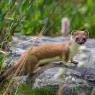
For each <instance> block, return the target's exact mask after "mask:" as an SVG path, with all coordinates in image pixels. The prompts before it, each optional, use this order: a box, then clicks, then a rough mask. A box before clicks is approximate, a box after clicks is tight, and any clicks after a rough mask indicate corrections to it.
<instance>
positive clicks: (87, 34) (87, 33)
mask: <svg viewBox="0 0 95 95" xmlns="http://www.w3.org/2000/svg"><path fill="white" fill-rule="evenodd" d="M85 33H86V36H87V38H89V32H88V31H87V30H85Z"/></svg>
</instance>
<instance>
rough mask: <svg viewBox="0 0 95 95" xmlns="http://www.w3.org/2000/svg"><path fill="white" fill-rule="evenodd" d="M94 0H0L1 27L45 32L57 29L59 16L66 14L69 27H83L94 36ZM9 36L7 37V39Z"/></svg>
mask: <svg viewBox="0 0 95 95" xmlns="http://www.w3.org/2000/svg"><path fill="white" fill-rule="evenodd" d="M94 3H95V1H94V0H1V2H0V31H1V32H5V31H7V33H6V34H7V35H8V34H13V33H14V32H20V33H23V34H26V35H30V34H32V35H35V34H38V33H39V32H40V31H41V30H42V28H43V27H45V28H46V32H45V33H44V34H46V35H55V34H58V33H60V30H61V20H62V18H63V17H68V18H69V19H70V21H71V30H74V29H86V30H87V31H90V36H91V37H95V32H94V30H95V12H94V8H95V5H94ZM9 38H10V37H8V39H9Z"/></svg>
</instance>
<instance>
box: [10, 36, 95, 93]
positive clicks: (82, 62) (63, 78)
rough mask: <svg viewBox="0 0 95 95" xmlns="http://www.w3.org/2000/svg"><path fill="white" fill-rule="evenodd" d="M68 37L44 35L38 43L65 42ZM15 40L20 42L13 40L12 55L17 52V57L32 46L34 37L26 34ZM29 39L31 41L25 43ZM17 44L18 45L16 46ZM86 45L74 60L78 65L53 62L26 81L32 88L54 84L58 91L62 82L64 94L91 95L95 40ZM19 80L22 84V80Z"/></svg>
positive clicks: (94, 71) (93, 79) (94, 62)
mask: <svg viewBox="0 0 95 95" xmlns="http://www.w3.org/2000/svg"><path fill="white" fill-rule="evenodd" d="M67 39H68V38H66V39H65V38H64V37H42V38H39V40H38V42H37V44H36V45H41V44H46V43H51V44H52V43H63V42H65V41H66V40H67ZM15 40H17V42H18V43H16V41H15V42H13V45H12V46H13V47H12V55H14V54H16V55H17V56H16V57H14V59H15V58H16V59H17V58H18V57H19V56H20V53H21V52H23V51H24V50H25V49H27V48H30V47H31V46H32V43H33V38H32V37H25V36H24V37H20V38H19V37H17V38H16V39H15ZM27 41H29V43H28V44H25V43H27ZM22 42H23V43H22ZM19 43H20V45H19ZM14 44H15V45H14ZM17 44H18V45H17ZM21 44H22V45H21ZM16 45H17V47H15V46H16ZM85 46H86V47H85ZM85 46H83V47H82V48H81V49H80V51H79V53H78V54H77V55H76V56H75V58H74V60H76V61H78V62H79V64H78V66H77V67H75V66H73V65H71V64H68V65H66V66H65V65H62V64H60V62H53V63H50V64H49V65H46V66H43V67H42V69H41V70H39V71H38V72H37V73H36V74H34V75H32V76H29V77H28V78H27V79H26V83H27V84H28V85H29V86H31V87H32V88H44V87H50V86H54V88H57V89H56V92H57V90H58V86H59V85H60V83H61V85H62V87H64V89H62V91H61V92H62V93H63V95H71V92H72V93H73V94H72V95H90V93H91V90H92V88H93V87H94V86H95V40H94V39H89V40H88V41H87V43H86V44H85ZM15 51H17V52H15ZM12 55H11V56H10V55H9V57H8V58H9V59H10V58H11V57H12ZM61 63H62V62H61ZM17 81H18V82H19V83H18V84H20V81H19V80H17ZM76 88H78V89H76Z"/></svg>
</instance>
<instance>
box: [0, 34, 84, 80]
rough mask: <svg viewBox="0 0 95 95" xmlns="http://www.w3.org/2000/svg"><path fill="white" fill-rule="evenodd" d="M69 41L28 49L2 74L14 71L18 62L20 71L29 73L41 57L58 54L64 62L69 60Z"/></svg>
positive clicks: (45, 57)
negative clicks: (21, 66)
mask: <svg viewBox="0 0 95 95" xmlns="http://www.w3.org/2000/svg"><path fill="white" fill-rule="evenodd" d="M81 35H85V34H81ZM71 43H73V42H67V43H65V44H46V45H42V46H38V47H33V48H31V49H28V50H26V51H25V52H24V53H23V54H22V55H21V57H20V59H19V60H18V61H17V62H16V63H15V64H14V65H13V66H12V67H11V68H9V69H8V70H6V71H5V72H4V74H3V75H2V76H3V77H7V76H8V75H10V74H11V73H12V72H14V71H16V70H17V68H18V67H19V65H20V64H22V65H23V69H22V71H21V72H22V73H26V74H27V73H31V72H33V70H34V69H35V67H36V65H37V64H38V62H39V61H40V60H42V59H47V58H53V57H57V56H59V57H60V58H62V60H63V61H64V62H65V63H67V62H68V61H69V54H70V48H69V47H70V45H71ZM2 76H0V78H1V79H0V80H2Z"/></svg>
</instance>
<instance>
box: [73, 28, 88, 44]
mask: <svg viewBox="0 0 95 95" xmlns="http://www.w3.org/2000/svg"><path fill="white" fill-rule="evenodd" d="M88 37H89V33H88V32H85V31H81V30H76V31H75V32H72V33H71V40H73V41H74V42H76V43H77V44H79V45H82V44H84V43H85V42H86V41H87V39H88Z"/></svg>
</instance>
